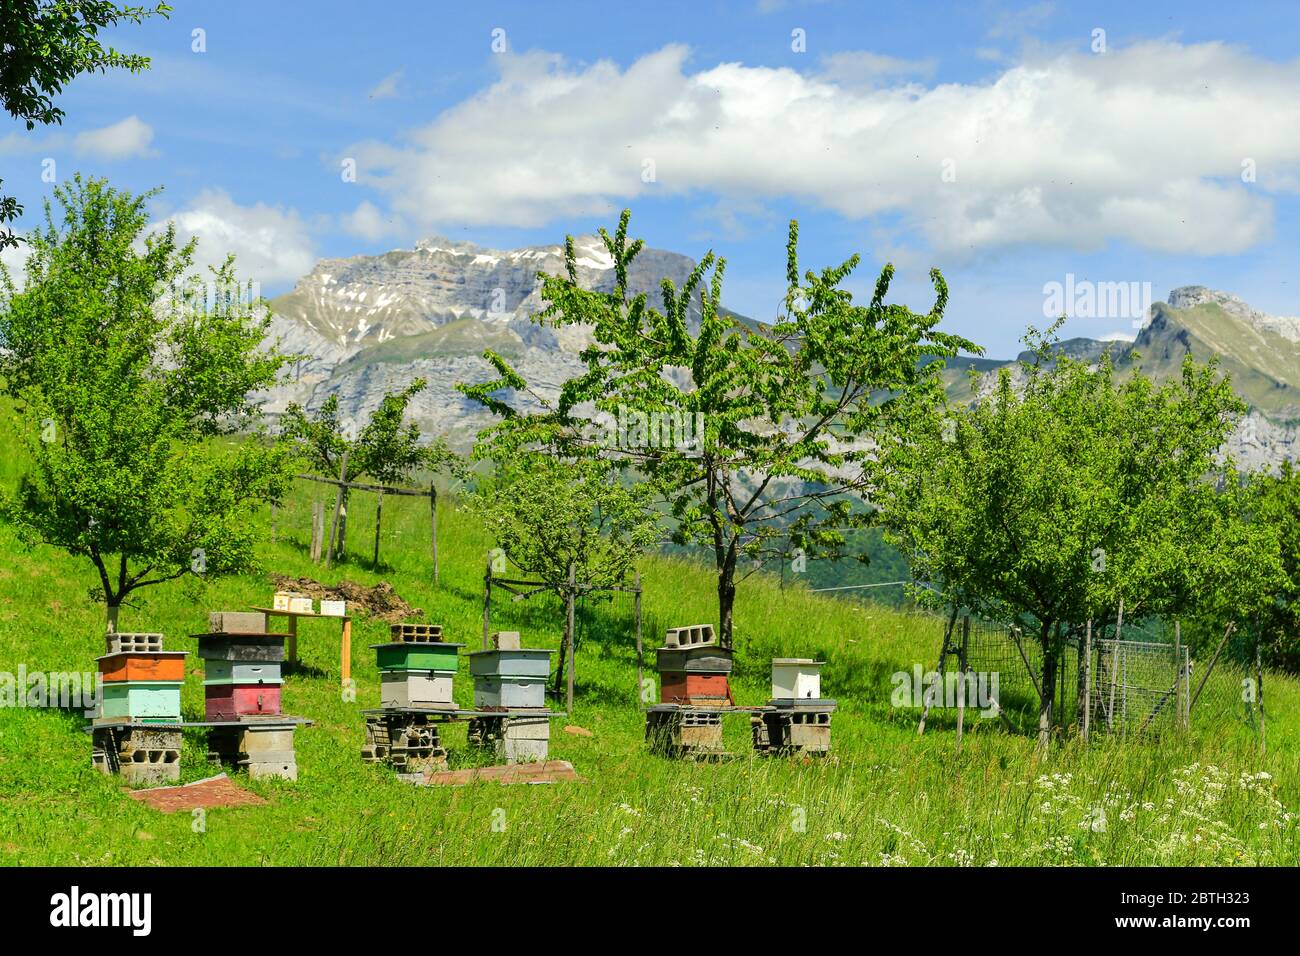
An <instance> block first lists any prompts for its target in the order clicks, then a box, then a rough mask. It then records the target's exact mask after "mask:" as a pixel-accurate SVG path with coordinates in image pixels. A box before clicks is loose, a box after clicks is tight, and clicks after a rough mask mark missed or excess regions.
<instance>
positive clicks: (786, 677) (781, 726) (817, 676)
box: [751, 657, 835, 754]
mask: <svg viewBox="0 0 1300 956" xmlns="http://www.w3.org/2000/svg"><path fill="white" fill-rule="evenodd" d="M822 664H823V662H822V661H815V660H812V659H811V658H803V657H784V658H782V657H778V658H776V659H774V660H773V661H772V699H771V700H769V701H768V702H767V706H768V707H769V708H770V709H769V710H767V711H764V712H763V713H761V714H755V715H754V716H753V718H752V720H751V727H752V730H753V734H754V749H755V750H757V751H759V752H760V753H808V754H825V753H829V752H830V749H831V714H833V713H834V712H835V701H833V700H828V699H826V698H823V697H822V695H821V668H822Z"/></svg>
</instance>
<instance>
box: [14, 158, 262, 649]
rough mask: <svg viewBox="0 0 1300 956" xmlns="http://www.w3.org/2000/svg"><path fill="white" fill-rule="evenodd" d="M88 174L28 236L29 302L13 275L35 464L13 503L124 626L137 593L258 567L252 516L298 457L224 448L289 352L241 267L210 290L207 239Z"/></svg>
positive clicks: (18, 375)
mask: <svg viewBox="0 0 1300 956" xmlns="http://www.w3.org/2000/svg"><path fill="white" fill-rule="evenodd" d="M152 195H153V194H152V193H147V194H144V195H138V196H133V195H131V194H130V193H127V192H123V191H118V190H114V189H112V188H111V187H109V186H108V184H107V183H106V182H104V181H103V180H98V179H91V180H83V179H82V178H81V177H80V176H78V177H76V178H75V179H74V180H73V181H71V182H70V183H68V184H66V185H64V186H60V187H59V188H58V189H56V190H55V200H56V201H57V202H58V205H59V210H58V219H57V221H56V217H55V211H54V209H53V208H52V205H51V204H50V203H46V209H45V226H44V228H43V229H41V230H38V231H35V232H34V233H33V234H32V236H31V239H30V245H31V254H30V256H29V257H28V259H27V262H26V272H27V280H26V285H25V288H24V290H23V291H22V292H19V291H18V290H17V289H16V288H15V287H14V285H13V283H12V281H11V279H10V278H9V275H8V273H7V272H6V271H4V270H3V267H0V289H2V290H3V292H4V299H5V301H4V303H3V306H0V308H2V309H3V311H0V342H3V343H4V345H5V347H6V348H7V349H8V352H7V354H5V355H4V357H3V359H2V360H0V372H2V373H3V376H4V387H5V390H6V392H7V394H8V395H9V396H10V397H11V398H12V399H13V400H14V402H15V408H16V409H17V411H18V414H17V415H16V416H15V420H16V423H17V425H18V427H19V429H20V431H21V434H22V438H23V440H24V443H25V445H26V448H27V452H28V456H29V459H30V462H31V466H30V469H29V470H28V471H27V473H26V474H24V475H23V479H22V483H21V486H20V487H19V489H18V490H17V493H16V494H14V495H10V496H7V498H6V500H5V502H4V506H5V510H6V511H7V512H8V514H9V516H10V518H11V519H12V520H14V521H15V522H16V523H17V524H19V526H20V527H21V528H22V529H23V530H24V532H25V534H26V536H27V537H28V538H29V539H31V540H39V541H43V542H46V543H49V544H53V545H56V546H58V547H61V548H64V549H66V550H68V551H69V552H71V553H72V554H75V555H84V556H87V557H89V558H90V559H91V561H92V562H93V563H94V565H95V567H96V569H97V571H98V572H99V578H100V589H99V591H100V596H101V597H102V598H103V599H104V600H106V602H107V604H108V608H109V620H110V623H111V622H113V621H114V620H115V619H116V609H117V607H118V606H119V605H120V604H121V603H122V601H123V599H124V598H125V597H126V595H128V594H129V593H131V592H132V591H134V590H135V589H137V588H140V587H144V586H147V585H151V584H157V583H159V582H161V581H167V580H172V579H175V578H178V577H181V576H183V575H187V574H191V573H197V574H204V575H213V574H221V573H229V572H236V571H239V570H242V569H244V568H246V567H248V566H249V565H250V564H251V563H252V561H253V550H254V544H255V541H254V535H253V533H252V531H251V524H250V522H249V516H250V514H251V513H252V510H253V508H254V507H255V506H256V505H258V504H259V503H262V502H265V501H268V500H275V499H276V498H277V497H278V496H279V495H280V494H281V493H282V492H283V490H284V488H285V481H286V479H287V471H286V465H287V458H286V456H285V454H284V453H283V452H282V451H281V450H280V449H278V448H276V447H274V446H269V445H267V444H265V443H262V442H259V441H242V442H238V443H233V444H231V443H225V442H222V441H219V440H218V439H219V436H222V435H225V434H228V433H231V432H233V431H235V430H236V429H240V428H247V427H248V426H249V424H250V423H251V422H252V421H253V420H254V418H255V416H256V414H257V409H256V407H255V406H254V405H253V404H252V403H251V402H250V400H249V399H248V398H247V397H246V396H248V395H249V394H251V393H254V392H256V391H258V390H259V389H263V388H266V387H267V386H269V385H270V384H272V383H273V382H274V380H275V378H276V375H277V373H278V371H279V369H280V367H281V365H282V364H283V361H284V360H283V358H281V357H280V356H277V355H275V354H274V353H268V352H263V351H262V350H261V347H260V346H261V342H262V340H263V338H264V337H265V335H266V332H267V328H268V326H269V322H270V318H269V314H267V313H266V312H265V310H264V309H262V308H261V307H260V305H259V304H258V303H256V302H252V301H250V300H249V299H247V298H245V296H244V295H243V291H244V290H242V289H241V287H240V286H239V285H238V282H237V280H236V277H235V273H234V265H233V260H230V259H228V260H227V261H226V262H225V264H224V265H222V266H221V267H220V268H216V269H212V270H211V272H212V282H213V286H214V287H215V288H216V289H218V290H221V291H220V292H219V294H217V295H216V296H208V297H201V296H199V295H196V294H195V286H194V284H193V283H194V282H195V281H197V280H196V277H195V275H194V273H193V271H192V262H193V251H194V242H193V241H191V242H189V243H187V244H184V245H180V244H178V242H177V239H176V235H175V230H174V228H173V227H172V226H170V225H169V226H168V227H167V228H165V229H160V230H156V229H152V228H151V227H150V224H149V219H148V214H147V212H146V210H145V204H146V202H147V201H148V199H149V198H150V196H152Z"/></svg>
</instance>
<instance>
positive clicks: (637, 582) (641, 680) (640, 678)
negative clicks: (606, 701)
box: [632, 571, 645, 707]
mask: <svg viewBox="0 0 1300 956" xmlns="http://www.w3.org/2000/svg"><path fill="white" fill-rule="evenodd" d="M632 584H633V586H634V587H635V588H636V596H635V608H634V611H635V614H636V703H637V706H638V707H640V706H641V705H642V704H644V703H645V701H643V700H642V699H641V694H642V689H643V688H644V687H645V674H644V666H643V664H642V659H643V656H644V651H643V650H642V646H641V572H640V571H635V572H633V577H632Z"/></svg>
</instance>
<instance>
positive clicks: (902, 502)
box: [876, 329, 1269, 747]
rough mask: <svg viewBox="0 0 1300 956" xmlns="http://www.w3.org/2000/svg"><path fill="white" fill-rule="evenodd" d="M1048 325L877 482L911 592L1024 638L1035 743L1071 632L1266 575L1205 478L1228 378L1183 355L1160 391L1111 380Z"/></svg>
mask: <svg viewBox="0 0 1300 956" xmlns="http://www.w3.org/2000/svg"><path fill="white" fill-rule="evenodd" d="M1054 330H1055V329H1053V330H1051V332H1054ZM1051 332H1049V334H1048V335H1046V336H1039V335H1038V334H1037V333H1035V332H1034V331H1033V330H1032V329H1031V330H1030V335H1029V336H1028V337H1027V339H1026V341H1027V343H1028V344H1029V345H1030V346H1031V348H1032V349H1033V352H1034V358H1033V360H1032V361H1028V362H1024V363H1022V365H1021V367H1020V374H1021V377H1022V379H1023V381H1022V382H1021V383H1020V384H1019V385H1018V386H1017V385H1013V378H1012V375H1011V373H1010V372H1009V371H1008V370H1006V369H1004V370H1002V371H1001V372H1000V374H999V378H998V382H997V386H996V388H995V389H994V391H993V392H992V393H991V394H989V395H988V396H986V397H985V398H983V399H981V400H980V401H979V402H978V403H976V404H974V405H972V406H969V407H966V408H955V409H954V408H946V407H938V408H936V409H935V411H934V413H933V414H932V415H931V416H930V417H929V418H928V420H918V421H917V423H916V427H915V428H914V429H913V430H912V431H911V432H910V433H907V434H902V433H898V434H895V435H894V436H893V437H892V439H891V441H890V442H889V443H888V444H887V445H886V447H884V448H883V449H882V463H883V464H884V466H885V467H884V469H883V470H882V472H881V479H882V480H881V482H880V484H879V486H878V487H877V489H876V501H877V502H878V504H879V505H880V507H881V509H882V514H883V520H884V522H885V525H886V528H887V530H888V534H889V538H890V540H891V542H892V543H893V544H895V545H896V546H897V547H899V548H900V549H901V550H902V551H903V553H904V554H905V555H906V556H907V558H908V560H909V562H910V565H911V569H912V573H913V575H914V577H915V579H916V581H917V582H919V584H920V585H922V586H923V587H926V588H932V589H933V590H934V592H937V594H938V595H939V599H940V600H942V601H944V602H947V603H950V604H952V605H954V606H964V607H968V608H970V609H971V610H973V611H975V612H976V613H979V614H982V615H985V616H988V617H993V618H998V619H1010V620H1011V621H1013V622H1015V623H1017V624H1018V625H1019V626H1020V627H1021V628H1023V629H1024V630H1026V631H1027V632H1029V633H1032V634H1034V635H1036V637H1037V640H1038V641H1039V643H1040V644H1041V645H1042V648H1043V661H1044V663H1043V672H1042V674H1041V675H1040V687H1039V689H1040V691H1041V700H1040V708H1039V743H1040V746H1043V747H1045V746H1046V745H1047V742H1048V739H1049V734H1050V729H1051V726H1052V719H1053V718H1052V702H1053V698H1054V693H1055V690H1056V680H1057V671H1058V667H1059V662H1060V659H1061V655H1062V652H1063V644H1064V641H1065V639H1066V638H1067V637H1068V636H1069V634H1070V632H1071V628H1078V627H1081V626H1082V625H1083V624H1084V622H1086V621H1088V620H1092V619H1100V618H1102V617H1103V616H1104V615H1105V614H1107V613H1108V612H1109V611H1110V610H1112V609H1114V608H1116V606H1117V605H1118V603H1119V601H1120V600H1123V601H1124V604H1125V607H1126V609H1127V610H1129V611H1132V612H1138V613H1162V612H1163V613H1179V612H1181V611H1185V610H1187V609H1189V608H1190V607H1192V606H1193V605H1194V604H1195V603H1196V602H1201V601H1212V600H1214V599H1215V595H1222V594H1225V593H1226V591H1227V589H1228V588H1229V587H1233V588H1238V589H1239V593H1238V595H1237V597H1236V600H1248V598H1246V597H1245V595H1246V593H1247V592H1252V593H1255V594H1257V593H1259V590H1260V588H1261V587H1262V586H1263V585H1262V582H1263V580H1264V579H1265V578H1266V577H1267V576H1268V574H1269V569H1268V562H1267V555H1268V552H1269V546H1268V542H1267V540H1265V539H1266V538H1267V531H1266V530H1262V529H1260V528H1259V527H1258V526H1257V525H1253V524H1251V523H1250V522H1248V521H1246V520H1243V516H1242V515H1241V514H1240V513H1239V511H1238V509H1237V507H1236V505H1237V502H1238V500H1239V499H1238V498H1237V496H1236V495H1235V494H1226V493H1222V492H1220V491H1219V490H1218V486H1216V483H1215V477H1216V476H1218V478H1219V480H1220V482H1222V483H1226V486H1227V487H1230V488H1231V487H1234V485H1233V484H1232V483H1233V481H1235V475H1233V474H1231V473H1224V471H1223V470H1222V469H1221V468H1220V466H1219V465H1218V463H1217V461H1216V453H1217V450H1218V448H1219V446H1220V445H1221V444H1222V443H1223V441H1224V439H1225V438H1226V437H1227V435H1228V433H1229V431H1230V429H1231V424H1232V420H1233V417H1234V416H1235V415H1238V414H1240V412H1241V410H1242V405H1241V402H1240V401H1239V400H1238V399H1237V398H1236V396H1235V395H1234V394H1233V393H1232V389H1231V386H1230V385H1229V383H1228V382H1226V381H1221V380H1219V379H1218V376H1217V373H1216V369H1215V368H1214V367H1213V366H1212V365H1211V366H1208V367H1200V366H1197V365H1195V363H1193V362H1191V361H1190V359H1189V361H1188V362H1187V363H1186V364H1185V365H1184V367H1183V375H1182V378H1181V379H1180V380H1178V381H1173V382H1168V383H1166V384H1165V385H1163V386H1161V387H1156V386H1155V385H1154V384H1153V383H1152V382H1151V380H1150V379H1148V378H1147V377H1146V376H1144V375H1143V374H1142V373H1141V372H1140V370H1138V371H1134V373H1133V374H1132V375H1131V376H1129V377H1128V378H1127V380H1126V381H1124V382H1123V383H1120V382H1119V381H1117V379H1116V376H1115V374H1114V371H1113V369H1112V367H1111V363H1110V359H1109V357H1108V356H1105V357H1103V358H1102V359H1101V361H1100V362H1099V363H1098V364H1097V365H1096V366H1089V365H1087V364H1086V363H1082V362H1077V361H1073V360H1071V359H1069V358H1068V357H1065V356H1058V355H1054V354H1053V351H1052V340H1051V338H1050V335H1051ZM1207 532H1209V533H1210V534H1209V535H1208V536H1207ZM1261 555H1263V556H1264V562H1263V564H1260V563H1259V561H1257V560H1256V559H1257V558H1258V557H1260V556H1261Z"/></svg>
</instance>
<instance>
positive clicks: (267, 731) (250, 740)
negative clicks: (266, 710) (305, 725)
mask: <svg viewBox="0 0 1300 956" xmlns="http://www.w3.org/2000/svg"><path fill="white" fill-rule="evenodd" d="M239 749H240V750H241V751H242V752H243V753H246V754H249V755H250V756H251V755H253V754H266V753H274V752H277V751H285V752H287V753H289V754H292V753H293V728H292V727H244V728H243V729H242V730H241V732H240V741H239ZM258 759H269V758H262V757H259V758H258Z"/></svg>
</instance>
